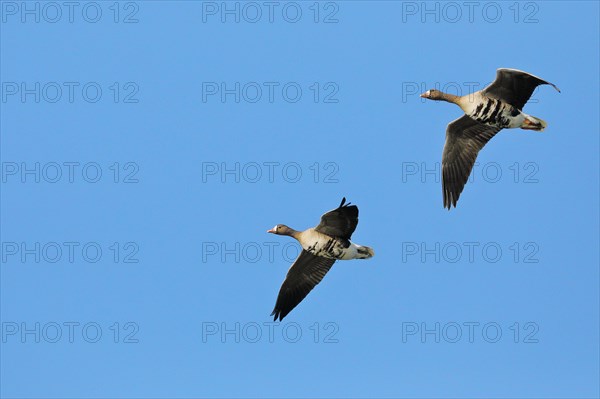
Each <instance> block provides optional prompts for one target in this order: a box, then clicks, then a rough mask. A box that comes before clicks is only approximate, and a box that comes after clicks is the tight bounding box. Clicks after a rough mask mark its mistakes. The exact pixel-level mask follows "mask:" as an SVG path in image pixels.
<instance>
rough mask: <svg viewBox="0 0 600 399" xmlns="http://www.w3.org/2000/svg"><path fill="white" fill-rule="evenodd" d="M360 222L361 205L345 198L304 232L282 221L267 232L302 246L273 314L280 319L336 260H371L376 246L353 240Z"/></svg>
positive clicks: (286, 278) (289, 271)
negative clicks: (315, 224) (293, 239)
mask: <svg viewBox="0 0 600 399" xmlns="http://www.w3.org/2000/svg"><path fill="white" fill-rule="evenodd" d="M357 224H358V207H357V206H356V205H350V203H346V198H343V199H342V202H341V203H340V206H339V207H337V208H336V209H334V210H332V211H329V212H327V213H325V214H324V215H323V216H321V222H320V223H319V225H318V226H317V227H314V228H309V229H307V230H304V231H297V230H294V229H292V228H290V227H288V226H286V225H284V224H278V225H276V226H275V227H273V228H272V229H271V230H268V231H267V233H272V234H278V235H285V236H290V237H293V238H295V239H296V240H298V241H299V242H300V245H302V251H301V252H300V255H299V256H298V259H296V261H295V262H294V264H293V265H292V267H290V269H289V270H288V273H287V275H286V277H285V280H284V282H283V284H282V285H281V288H280V289H279V295H278V296H277V302H276V303H275V309H273V313H271V316H274V320H275V321H277V319H279V320H280V321H281V320H283V318H284V317H285V316H286V315H287V314H288V313H290V312H291V311H292V309H294V308H295V307H296V306H297V305H298V304H299V303H300V302H301V301H302V300H303V299H304V298H305V297H306V295H308V293H309V292H310V291H311V290H312V289H313V288H314V287H315V286H316V285H317V284H319V283H320V282H321V280H322V279H323V277H324V276H325V274H327V272H328V271H329V269H331V266H333V264H334V263H335V261H336V260H338V259H340V260H348V259H368V258H370V257H372V256H373V255H375V252H373V249H372V248H369V247H365V246H362V245H357V244H354V243H353V242H351V241H350V237H351V236H352V233H353V232H354V230H355V229H356V225H357Z"/></svg>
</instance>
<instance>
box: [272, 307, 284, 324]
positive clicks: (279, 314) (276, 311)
mask: <svg viewBox="0 0 600 399" xmlns="http://www.w3.org/2000/svg"><path fill="white" fill-rule="evenodd" d="M271 316H275V317H273V321H277V319H278V318H279V321H281V320H283V318H284V317H285V315H282V312H281V311H280V310H279V309H277V308H275V309H273V311H272V312H271Z"/></svg>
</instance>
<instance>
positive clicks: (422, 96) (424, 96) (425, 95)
mask: <svg viewBox="0 0 600 399" xmlns="http://www.w3.org/2000/svg"><path fill="white" fill-rule="evenodd" d="M419 97H421V98H427V93H423V94H421V95H420V96H419Z"/></svg>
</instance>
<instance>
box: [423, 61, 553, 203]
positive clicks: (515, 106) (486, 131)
mask: <svg viewBox="0 0 600 399" xmlns="http://www.w3.org/2000/svg"><path fill="white" fill-rule="evenodd" d="M544 84H548V85H551V86H552V87H554V88H555V89H556V90H558V91H559V92H560V90H559V89H558V87H556V86H555V85H553V84H552V83H550V82H547V81H545V80H542V79H540V78H538V77H537V76H533V75H531V74H529V73H527V72H523V71H519V70H516V69H506V68H501V69H498V71H497V72H496V80H494V82H492V83H491V84H490V85H489V86H487V87H486V88H485V89H483V90H480V91H478V92H475V93H471V94H467V95H465V96H455V95H452V94H448V93H442V92H441V91H439V90H433V89H432V90H428V91H427V92H425V93H423V94H421V97H423V98H427V99H430V100H436V101H446V102H450V103H454V104H456V105H458V106H459V107H460V108H461V109H462V110H463V111H464V112H465V115H463V116H461V117H460V118H458V119H456V120H455V121H453V122H451V123H450V124H449V125H448V128H447V129H446V144H445V145H444V152H443V154H442V193H443V198H444V207H445V208H448V209H450V208H451V207H452V206H454V207H456V203H457V201H458V198H459V197H460V194H461V193H462V191H463V189H464V186H465V184H466V183H467V180H468V178H469V174H470V173H471V170H472V169H473V165H474V164H475V160H476V159H477V155H478V154H479V151H480V150H481V149H482V148H483V147H484V146H485V145H486V144H487V142H488V141H490V140H491V138H492V137H494V136H495V135H496V133H498V132H499V131H500V130H502V129H504V128H508V129H512V128H521V129H528V130H536V131H542V130H544V128H545V127H546V122H545V121H543V120H542V119H539V118H536V117H534V116H531V115H527V114H525V113H524V112H522V111H521V110H522V109H523V106H524V105H525V104H526V103H527V101H528V100H529V98H530V97H531V95H532V94H533V91H534V90H535V88H536V87H537V86H539V85H544Z"/></svg>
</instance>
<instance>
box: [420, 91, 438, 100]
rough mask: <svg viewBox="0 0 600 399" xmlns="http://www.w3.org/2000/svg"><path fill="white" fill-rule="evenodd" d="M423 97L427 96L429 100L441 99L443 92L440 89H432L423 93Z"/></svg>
mask: <svg viewBox="0 0 600 399" xmlns="http://www.w3.org/2000/svg"><path fill="white" fill-rule="evenodd" d="M421 97H422V98H426V99H428V100H441V99H442V97H443V93H442V92H441V91H439V90H436V89H431V90H427V91H426V92H425V93H423V94H421Z"/></svg>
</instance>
